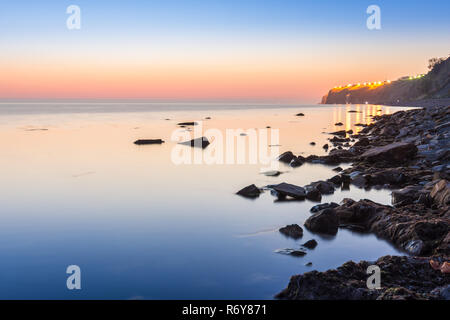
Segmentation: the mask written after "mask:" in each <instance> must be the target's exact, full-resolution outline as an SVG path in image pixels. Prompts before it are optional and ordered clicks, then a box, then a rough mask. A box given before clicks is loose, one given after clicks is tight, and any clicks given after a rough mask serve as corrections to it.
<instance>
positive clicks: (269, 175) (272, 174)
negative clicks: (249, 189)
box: [262, 170, 281, 177]
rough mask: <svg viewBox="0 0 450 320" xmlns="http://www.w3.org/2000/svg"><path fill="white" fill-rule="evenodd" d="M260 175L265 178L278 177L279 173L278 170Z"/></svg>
mask: <svg viewBox="0 0 450 320" xmlns="http://www.w3.org/2000/svg"><path fill="white" fill-rule="evenodd" d="M262 174H263V175H265V176H267V177H278V176H279V175H280V174H281V172H280V171H278V170H273V171H266V172H262Z"/></svg>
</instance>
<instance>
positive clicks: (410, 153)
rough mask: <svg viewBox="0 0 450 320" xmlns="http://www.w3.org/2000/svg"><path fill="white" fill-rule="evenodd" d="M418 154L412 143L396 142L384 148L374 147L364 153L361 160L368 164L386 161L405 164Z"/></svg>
mask: <svg viewBox="0 0 450 320" xmlns="http://www.w3.org/2000/svg"><path fill="white" fill-rule="evenodd" d="M416 153H417V147H416V146H415V145H414V144H412V143H405V142H395V143H391V144H388V145H386V146H383V147H374V148H371V149H369V150H368V151H366V152H364V153H363V154H362V155H361V157H360V159H361V160H365V161H368V162H380V161H385V162H388V163H405V162H407V161H409V160H411V159H412V158H413V157H414V156H415V155H416Z"/></svg>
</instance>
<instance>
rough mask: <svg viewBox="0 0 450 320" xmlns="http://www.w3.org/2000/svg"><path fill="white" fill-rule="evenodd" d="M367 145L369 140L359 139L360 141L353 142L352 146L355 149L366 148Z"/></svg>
mask: <svg viewBox="0 0 450 320" xmlns="http://www.w3.org/2000/svg"><path fill="white" fill-rule="evenodd" d="M369 144H370V141H369V139H367V138H361V139H359V141H357V142H355V144H354V146H355V147H365V146H368V145H369Z"/></svg>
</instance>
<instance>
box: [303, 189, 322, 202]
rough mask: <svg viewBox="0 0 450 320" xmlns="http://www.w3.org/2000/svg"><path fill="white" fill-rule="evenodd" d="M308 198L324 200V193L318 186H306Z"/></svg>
mask: <svg viewBox="0 0 450 320" xmlns="http://www.w3.org/2000/svg"><path fill="white" fill-rule="evenodd" d="M306 199H308V200H311V201H320V200H322V194H321V193H320V191H319V190H318V189H317V188H306Z"/></svg>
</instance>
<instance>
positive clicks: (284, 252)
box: [275, 249, 306, 257]
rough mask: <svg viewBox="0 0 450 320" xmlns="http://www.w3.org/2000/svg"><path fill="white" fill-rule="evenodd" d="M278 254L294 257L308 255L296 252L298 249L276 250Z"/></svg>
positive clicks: (304, 252)
mask: <svg viewBox="0 0 450 320" xmlns="http://www.w3.org/2000/svg"><path fill="white" fill-rule="evenodd" d="M275 252H276V253H281V254H286V255H291V256H294V257H303V256H305V255H306V251H303V250H296V249H278V250H275Z"/></svg>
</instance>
